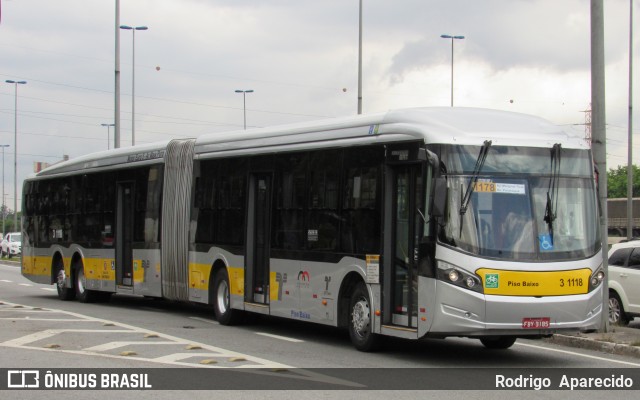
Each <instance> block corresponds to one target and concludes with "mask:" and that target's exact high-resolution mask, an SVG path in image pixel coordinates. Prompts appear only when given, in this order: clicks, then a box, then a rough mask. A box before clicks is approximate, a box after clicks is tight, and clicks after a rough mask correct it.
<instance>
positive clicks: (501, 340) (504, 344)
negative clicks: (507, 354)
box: [480, 336, 516, 350]
mask: <svg viewBox="0 0 640 400" xmlns="http://www.w3.org/2000/svg"><path fill="white" fill-rule="evenodd" d="M480 342H481V343H482V344H483V345H484V347H486V348H487V349H493V350H504V349H508V348H509V347H511V346H513V344H514V343H515V342H516V338H515V337H513V336H494V337H484V338H481V339H480Z"/></svg>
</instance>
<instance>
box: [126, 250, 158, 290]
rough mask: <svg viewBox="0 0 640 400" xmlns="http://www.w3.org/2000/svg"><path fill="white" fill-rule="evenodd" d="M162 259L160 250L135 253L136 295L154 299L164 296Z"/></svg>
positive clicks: (134, 284) (134, 281)
mask: <svg viewBox="0 0 640 400" xmlns="http://www.w3.org/2000/svg"><path fill="white" fill-rule="evenodd" d="M160 259H161V253H160V249H151V250H134V251H133V293H134V294H139V295H143V296H152V297H161V296H162V279H161V278H162V274H161V271H160V268H161V266H160ZM114 278H115V277H114ZM114 281H115V279H114Z"/></svg>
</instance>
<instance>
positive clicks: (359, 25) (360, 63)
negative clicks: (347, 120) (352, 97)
mask: <svg viewBox="0 0 640 400" xmlns="http://www.w3.org/2000/svg"><path fill="white" fill-rule="evenodd" d="M358 14H359V17H358V114H362V0H360V7H359V9H358Z"/></svg>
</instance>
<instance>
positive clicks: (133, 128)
mask: <svg viewBox="0 0 640 400" xmlns="http://www.w3.org/2000/svg"><path fill="white" fill-rule="evenodd" d="M120 29H126V30H130V31H131V32H133V46H132V47H133V50H132V53H133V56H132V61H131V64H132V66H133V68H132V72H131V146H135V145H136V31H146V30H147V29H149V28H148V27H146V26H136V27H132V26H128V25H120Z"/></svg>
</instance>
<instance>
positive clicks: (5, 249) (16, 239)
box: [2, 232, 22, 258]
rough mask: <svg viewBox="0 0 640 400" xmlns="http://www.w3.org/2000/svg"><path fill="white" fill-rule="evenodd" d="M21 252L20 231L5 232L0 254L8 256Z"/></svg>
mask: <svg viewBox="0 0 640 400" xmlns="http://www.w3.org/2000/svg"><path fill="white" fill-rule="evenodd" d="M21 253H22V233H20V232H11V233H7V234H6V235H5V237H4V239H2V256H3V257H4V256H7V257H9V258H11V257H13V256H18V255H20V254H21Z"/></svg>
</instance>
